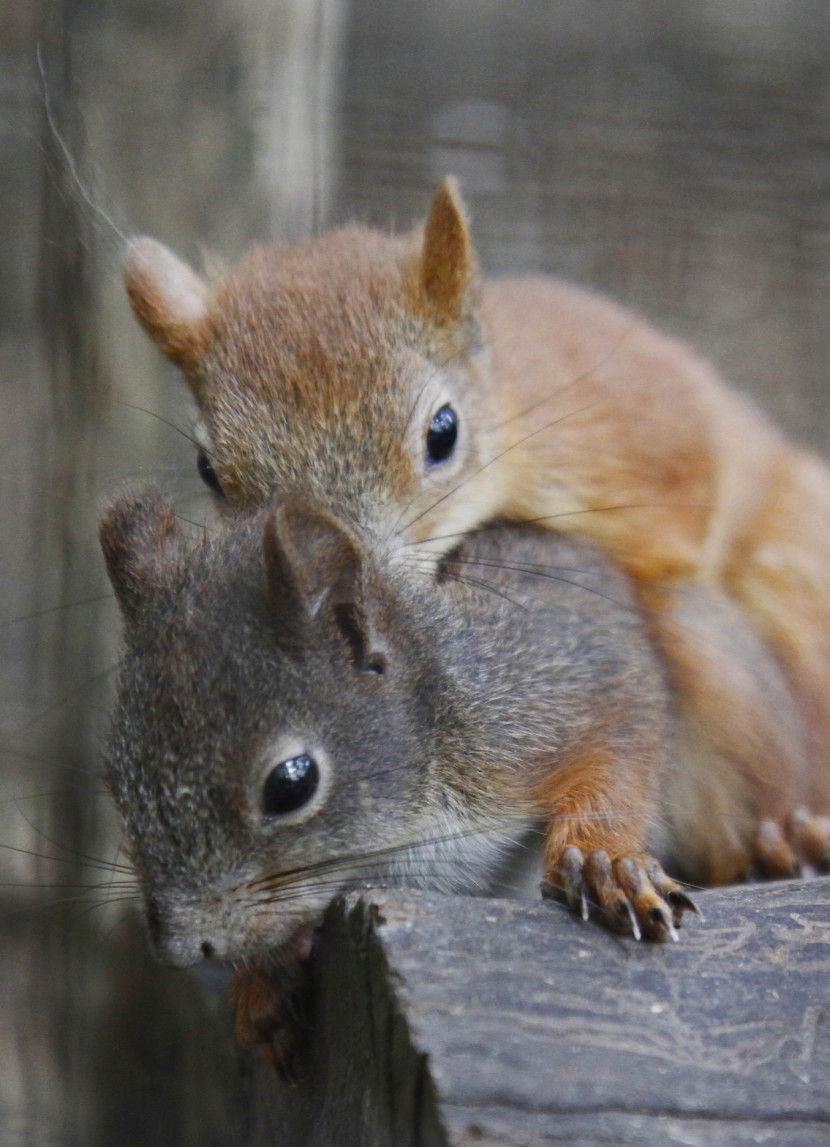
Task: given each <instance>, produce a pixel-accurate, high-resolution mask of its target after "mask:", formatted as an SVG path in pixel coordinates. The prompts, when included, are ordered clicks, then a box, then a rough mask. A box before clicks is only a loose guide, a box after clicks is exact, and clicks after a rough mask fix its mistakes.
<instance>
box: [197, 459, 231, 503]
mask: <svg viewBox="0 0 830 1147" xmlns="http://www.w3.org/2000/svg"><path fill="white" fill-rule="evenodd" d="M196 469H197V470H198V471H199V477H200V478H201V479H202V481H203V482H204V484H205V485H206V486H207V488H208V489H209V490H212V491H213V493H214V494H215V495H216V496H217V498H224V497H225V491H224V490H223V489H222V487H221V485H220V483H219V479H218V478H217V477H216V471H215V470H214V469H213V467H212V466H211V464H210V459H209V458H208V456H207V454H205V452H204V450H200V451H199V453H198V454H197V455H196Z"/></svg>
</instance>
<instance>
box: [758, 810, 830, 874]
mask: <svg viewBox="0 0 830 1147" xmlns="http://www.w3.org/2000/svg"><path fill="white" fill-rule="evenodd" d="M752 859H753V867H754V869H755V872H756V873H757V875H758V876H761V877H763V878H764V879H766V880H775V879H780V878H782V877H787V876H801V875H814V874H815V873H817V872H830V816H811V815H810V813H809V812H808V811H807V809H797V810H796V811H795V812H793V813H791V814H790V815H789V816H788V817H787V818H786V820H785V821H783V823H779V822H778V821H775V820H763V821H761V823H760V825H759V826H758V832H757V833H756V836H755V840H754V842H753V849H752Z"/></svg>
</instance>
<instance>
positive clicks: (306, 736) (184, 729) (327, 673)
mask: <svg viewBox="0 0 830 1147" xmlns="http://www.w3.org/2000/svg"><path fill="white" fill-rule="evenodd" d="M100 537H101V544H102V547H103V551H104V555H105V559H106V564H107V570H108V573H109V576H110V579H111V581H112V584H113V587H114V589H115V593H116V597H117V599H118V602H119V604H120V607H121V610H122V614H123V618H124V623H125V634H124V649H123V656H122V662H121V672H120V680H119V688H118V699H117V704H116V709H115V715H114V719H113V725H112V731H111V735H110V740H109V748H108V752H107V756H106V764H105V772H106V778H107V781H108V784H109V787H110V789H111V791H112V793H113V795H114V797H115V801H116V804H117V805H118V808H119V810H120V812H121V814H122V817H123V819H124V823H125V827H126V831H127V837H128V841H129V848H130V852H131V855H132V858H133V862H134V865H135V868H136V872H137V875H138V878H139V882H140V885H141V888H142V892H143V896H144V901H145V906H146V916H147V923H148V927H149V931H150V934H151V937H152V939H153V942H154V947H155V949H156V951H157V953H158V954H159V956H160V957H161V958H162V959H164V960H165V961H167V962H170V963H174V964H188V963H193V962H195V961H197V960H199V959H201V958H202V957H203V956H206V955H210V956H215V957H217V958H220V959H233V958H237V957H239V956H245V955H250V954H254V953H255V952H258V951H264V950H270V949H273V948H275V947H277V948H278V947H279V946H280V945H283V944H285V943H287V941H288V940H289V939H290V937H291V936H293V935H295V934H296V933H297V932H298V930H300V929H302V928H303V927H307V926H308V925H309V923H312V924H313V923H316V920H317V916H318V915H319V914H320V913H321V912H322V911H323V909H324V908H325V906H326V905H327V904H328V903H329V901H330V900H331V899H332V896H333V895H334V893H335V892H336V890H337V888H338V887H342V886H345V885H346V884H348V883H349V882H353V881H354V880H355V879H359V878H363V877H368V876H369V875H370V874H371V872H372V871H373V860H372V856H373V854H374V855H375V856H377V855H378V850H381V853H382V852H383V850H384V849H392V850H394V849H395V848H397V847H398V846H405V845H407V844H409V843H411V841H412V840H413V838H414V837H415V836H417V834H418V832H419V830H420V823H421V818H422V817H423V816H425V815H426V814H425V809H426V808H427V807H428V806H429V805H430V801H431V800H432V796H433V794H432V790H433V788H434V781H433V778H432V777H431V773H430V769H431V759H432V758H431V753H430V743H431V742H430V739H431V736H432V730H433V728H434V725H435V721H434V719H433V717H432V716H431V711H432V709H433V707H434V706H435V705H437V703H438V698H439V696H440V684H439V681H438V675H437V674H429V673H428V674H427V676H426V677H425V678H424V677H423V675H422V673H423V668H424V665H425V664H426V665H428V664H429V658H428V657H427V656H426V654H425V652H424V650H423V649H422V648H421V647H420V645H419V642H420V640H421V638H420V635H419V633H418V632H417V627H411V626H409V625H408V624H407V621H406V618H405V617H402V615H401V612H400V609H399V607H398V603H397V601H396V598H395V595H394V593H393V592H392V591H391V590H388V591H387V590H384V588H383V587H382V586H380V584H379V583H378V580H377V575H376V572H375V568H374V563H373V562H372V561H370V559H369V557H368V554H367V552H366V550H365V548H364V547H363V546H362V545H361V543H360V542H359V540H358V538H357V537H356V536H355V534H354V533H353V531H352V530H351V529H350V528H349V527H347V526H346V525H344V524H342V523H341V522H339V521H337V520H336V519H335V518H333V517H332V516H331V515H330V514H328V513H327V512H325V511H321V510H316V509H313V508H312V507H310V506H309V505H308V504H307V503H306V502H304V501H303V500H300V499H287V500H285V501H283V502H281V503H279V504H278V505H276V506H274V507H272V508H270V509H269V510H267V511H266V512H265V513H264V514H260V515H258V516H255V517H254V518H252V519H251V520H249V521H246V522H242V523H239V524H238V525H237V526H236V527H235V528H234V529H233V530H229V531H223V532H222V533H221V534H220V535H219V536H217V537H215V538H207V537H204V538H202V539H201V540H199V541H196V542H188V541H187V540H186V539H185V538H184V536H183V534H182V532H181V530H180V528H179V526H178V524H177V523H176V520H175V518H174V515H173V512H172V509H171V507H170V505H169V504H168V503H167V502H166V501H165V500H164V499H163V498H161V497H160V496H157V495H146V494H129V495H126V496H124V497H123V498H122V499H120V500H119V501H118V502H117V503H116V504H115V505H114V506H113V507H112V509H111V510H110V511H109V512H108V513H107V514H106V515H105V517H104V520H103V522H102V525H101V530H100ZM410 630H412V632H410Z"/></svg>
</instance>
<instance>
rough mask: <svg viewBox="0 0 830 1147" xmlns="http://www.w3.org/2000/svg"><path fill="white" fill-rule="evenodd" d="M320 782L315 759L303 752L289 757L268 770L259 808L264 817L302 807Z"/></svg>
mask: <svg viewBox="0 0 830 1147" xmlns="http://www.w3.org/2000/svg"><path fill="white" fill-rule="evenodd" d="M319 783H320V771H319V769H318V768H317V762H316V761H315V760H314V758H313V757H309V756H308V754H307V753H303V754H302V755H301V756H299V757H291V759H290V760H288V761H283V762H282V763H281V764H279V765H277V766H276V768H274V769H272V770H271V772H270V773H269V774H268V777H267V779H266V781H265V785H264V787H263V790H262V811H263V812H264V813H265V815H266V816H267V817H275V816H284V815H285V814H286V813H288V812H294V810H295V809H298V808H302V806H303V805H304V804H307V803H308V801H310V800H311V798H312V797H313V796H314V794H315V792H316V791H317V785H318V784H319Z"/></svg>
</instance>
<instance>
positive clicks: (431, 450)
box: [427, 403, 458, 462]
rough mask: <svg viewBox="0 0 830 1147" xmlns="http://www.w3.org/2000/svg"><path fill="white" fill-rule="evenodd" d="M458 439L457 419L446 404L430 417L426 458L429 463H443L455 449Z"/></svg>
mask: <svg viewBox="0 0 830 1147" xmlns="http://www.w3.org/2000/svg"><path fill="white" fill-rule="evenodd" d="M457 437H458V419H457V418H456V416H455V411H454V410H453V408H452V407H451V406H450V405H449V403H447V405H446V406H442V407H441V409H440V410H438V411H436V412H435V414H433V416H432V421H431V422H430V424H429V430H428V431H427V458H429V460H430V462H443V461H444V459H445V458H449V456H450V454H452V452H453V450H454V449H455V440H456V438H457Z"/></svg>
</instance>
